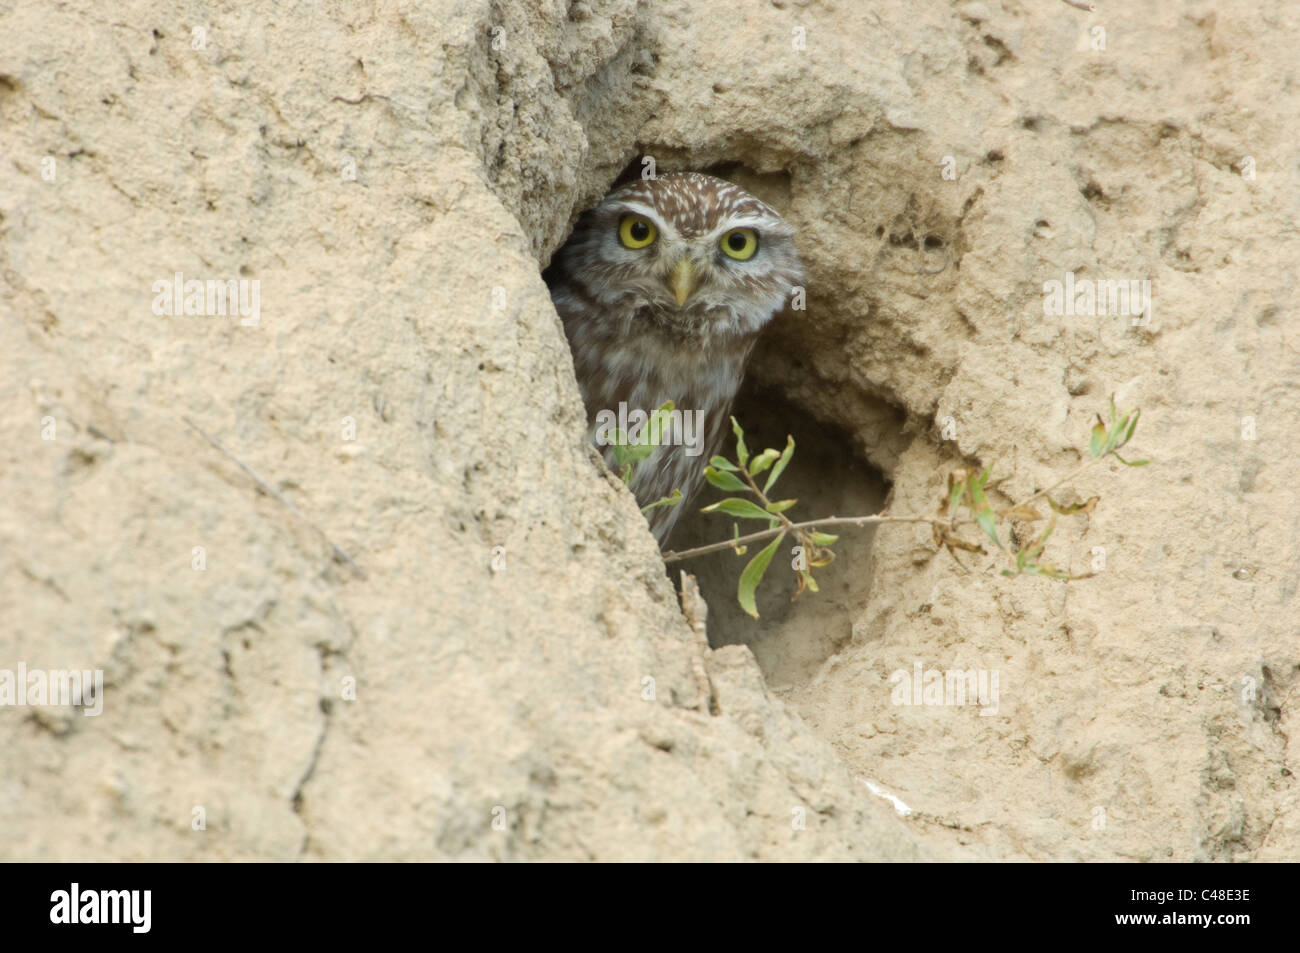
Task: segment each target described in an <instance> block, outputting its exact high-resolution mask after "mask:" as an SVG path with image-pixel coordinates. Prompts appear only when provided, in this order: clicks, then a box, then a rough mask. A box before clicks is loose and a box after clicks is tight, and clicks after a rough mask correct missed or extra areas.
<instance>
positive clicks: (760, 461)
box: [749, 449, 781, 476]
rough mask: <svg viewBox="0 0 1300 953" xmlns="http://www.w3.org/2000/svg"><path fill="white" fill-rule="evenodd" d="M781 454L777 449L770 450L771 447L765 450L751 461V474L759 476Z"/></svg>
mask: <svg viewBox="0 0 1300 953" xmlns="http://www.w3.org/2000/svg"><path fill="white" fill-rule="evenodd" d="M780 455H781V454H780V453H778V452H777V451H775V450H770V449H769V450H764V451H763V452H762V453H760V454H759V455H758V456H756V457H755V458H754V459H753V460H752V461H750V464H749V475H750V476H758V475H759V474H760V473H762V472H763V471H764V470H766V469H767V468H768V467H770V466H771V465H772V464H773V463H774V462H775V461H776V458H777V457H779V456H780Z"/></svg>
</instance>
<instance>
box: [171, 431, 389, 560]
mask: <svg viewBox="0 0 1300 953" xmlns="http://www.w3.org/2000/svg"><path fill="white" fill-rule="evenodd" d="M181 420H183V421H185V422H186V423H187V424H189V425H190V426H191V427H193V428H194V429H195V430H196V431H198V433H199V435H200V436H202V437H203V439H204V440H206V441H207V442H208V443H210V444H212V446H214V447H216V448H217V449H218V450H220V451H221V452H222V453H224V454H225V455H226V456H227V457H229V458H230V459H231V460H233V461H234V463H235V465H236V466H237V467H239V469H241V470H243V471H244V472H245V473H247V474H248V475H249V477H251V478H252V480H253V482H254V483H256V484H257V485H258V487H259V488H260V489H261V490H262V491H263V492H265V493H266V494H268V495H269V496H271V497H274V498H275V499H276V500H278V501H279V502H280V503H282V504H283V505H284V507H285V508H286V509H288V510H289V512H290V513H292V514H293V515H294V516H296V517H298V519H300V520H302V521H303V522H304V523H306V524H307V525H308V526H310V527H311V528H312V529H314V530H316V532H318V533H320V535H321V538H322V539H324V540H325V542H327V543H329V544H330V548H331V549H333V550H334V556H335V557H336V558H338V559H341V560H342V561H343V562H345V563H347V564H348V565H349V566H351V567H352V568H353V569H355V570H356V571H357V573H358V574H359V575H360V576H361V578H362V579H365V578H367V576H366V571H365V570H364V569H362V568H361V567H360V566H358V565H357V563H356V560H354V559H353V558H352V557H351V556H349V555H348V554H347V552H346V551H345V550H344V549H343V547H342V546H340V545H338V544H337V543H335V542H334V541H333V540H332V539H330V538H329V537H328V536H326V535H325V532H324V530H322V529H321V528H320V527H318V526H317V525H316V524H315V523H313V522H312V521H311V520H309V519H307V517H306V516H305V515H303V512H302V510H300V509H298V507H296V506H294V505H293V503H292V502H290V501H289V500H288V499H286V498H285V497H284V496H283V495H282V494H281V493H280V492H279V491H278V490H276V489H275V487H273V486H271V484H269V483H267V482H266V481H265V480H263V479H262V478H261V477H260V476H258V475H257V472H256V471H255V470H254V469H253V468H252V467H250V466H249V465H248V464H247V463H245V462H244V461H243V460H241V459H239V457H237V456H235V455H234V454H233V453H231V452H230V451H229V450H227V449H226V448H225V447H223V446H222V445H221V443H220V441H218V440H217V439H216V438H215V437H213V436H211V435H210V434H209V433H208V432H207V431H206V430H204V429H203V428H202V427H200V426H199V425H198V424H196V423H195V422H194V421H192V420H190V418H188V417H182V418H181Z"/></svg>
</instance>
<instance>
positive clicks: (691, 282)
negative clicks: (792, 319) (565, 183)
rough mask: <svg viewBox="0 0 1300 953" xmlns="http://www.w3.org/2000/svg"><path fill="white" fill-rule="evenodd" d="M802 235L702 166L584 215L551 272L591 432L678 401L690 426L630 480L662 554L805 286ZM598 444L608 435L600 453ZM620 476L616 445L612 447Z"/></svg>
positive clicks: (635, 188) (649, 182)
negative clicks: (604, 422)
mask: <svg viewBox="0 0 1300 953" xmlns="http://www.w3.org/2000/svg"><path fill="white" fill-rule="evenodd" d="M793 238H794V229H793V228H791V227H790V225H789V223H787V222H786V221H785V219H783V218H782V217H781V216H780V215H778V214H777V213H776V211H775V210H774V209H772V208H771V206H769V205H767V204H766V203H764V202H761V201H759V200H758V199H757V198H755V197H754V196H752V195H750V194H749V193H748V192H746V191H745V190H744V189H742V188H740V187H739V186H736V185H733V184H731V183H730V182H725V181H723V180H722V179H718V178H714V177H713V176H711V175H703V174H701V173H698V172H685V173H675V174H669V175H661V176H659V177H658V178H652V179H643V180H640V181H635V182H632V183H629V184H628V185H624V186H622V187H621V188H617V189H615V190H614V191H613V192H611V193H609V195H607V196H605V198H604V200H603V201H602V202H601V203H600V204H599V205H597V206H596V207H595V208H594V209H592V210H590V211H589V212H587V213H585V214H584V215H583V216H582V217H581V218H580V219H579V221H578V224H577V226H576V227H575V228H574V231H573V235H572V236H570V238H569V240H568V241H567V242H566V243H565V245H564V247H563V248H561V249H560V250H559V251H558V252H556V254H555V257H554V259H553V260H552V262H551V265H550V267H549V268H548V269H547V270H546V274H545V276H544V277H545V278H546V283H547V285H548V286H549V287H550V291H551V300H552V301H553V302H554V304H555V309H556V311H557V312H559V315H560V318H561V319H562V320H563V322H564V331H565V334H566V335H567V336H568V339H569V347H570V348H571V349H572V351H573V363H574V368H575V370H576V372H577V376H578V384H579V386H580V387H581V389H582V397H583V401H584V402H585V404H586V407H587V416H588V420H589V421H590V422H591V425H592V432H593V435H594V436H596V437H599V433H598V431H597V428H596V421H597V417H598V416H601V415H602V414H603V415H604V416H605V419H609V417H608V415H611V414H612V415H615V416H617V415H619V413H620V408H622V409H623V410H624V414H625V415H624V416H623V417H620V418H619V419H627V418H626V414H629V413H631V412H634V411H638V410H639V411H641V412H643V413H644V414H650V413H651V412H653V411H654V410H655V409H656V408H658V407H660V406H662V405H663V404H664V402H665V401H672V402H673V404H674V407H675V410H677V411H681V412H682V414H683V418H685V414H687V413H693V414H694V417H693V418H685V419H687V420H689V421H690V422H691V426H688V427H682V428H681V429H680V431H676V432H677V433H680V434H687V435H691V434H693V435H694V439H686V440H672V439H668V434H667V432H665V439H664V441H663V442H662V443H661V445H660V446H659V447H658V448H657V449H656V450H655V451H654V452H653V454H651V455H650V456H649V457H648V458H646V459H644V460H642V461H640V462H639V463H638V464H637V465H636V466H635V469H634V470H633V472H632V476H631V479H630V482H629V486H630V487H631V489H632V492H633V493H634V494H636V499H637V503H638V504H639V505H641V506H646V505H648V504H650V503H653V502H655V501H656V500H660V499H662V498H664V497H667V496H669V495H670V494H672V492H673V491H674V490H681V492H682V494H683V499H682V501H681V502H680V503H678V504H677V505H676V506H659V507H655V508H654V509H651V510H648V511H646V519H647V520H649V522H650V529H651V531H652V532H653V533H654V535H655V538H656V539H657V540H658V542H659V544H660V545H661V546H662V545H663V544H664V543H665V542H666V541H667V539H668V536H669V534H670V533H671V532H672V529H673V526H674V525H675V524H676V523H677V519H678V517H679V516H680V515H681V513H682V511H683V510H684V509H685V507H686V506H687V504H688V503H689V502H690V499H691V497H692V496H693V495H694V494H695V491H696V490H698V489H699V487H700V483H701V481H702V480H703V477H704V468H705V466H707V465H708V461H709V458H710V457H711V456H713V455H714V454H716V453H718V452H719V450H720V449H721V448H722V444H723V441H724V439H725V437H726V434H727V433H728V432H729V431H730V427H729V426H728V418H729V415H730V412H731V403H732V401H733V400H734V399H735V396H736V392H737V391H738V390H739V389H740V384H741V381H742V379H743V378H744V374H745V362H746V361H747V360H748V358H749V354H750V351H752V350H753V348H754V343H755V341H757V340H758V335H759V332H760V331H762V329H763V327H764V325H766V324H767V323H768V322H769V321H771V320H772V318H773V316H774V315H776V313H777V312H778V311H780V310H781V309H782V308H783V307H784V306H785V304H786V301H787V300H788V299H789V297H790V295H791V294H792V293H793V292H794V290H795V288H796V287H799V286H802V284H803V268H802V266H801V265H800V263H799V255H798V253H797V252H796V250H795V247H794V240H793ZM600 442H601V441H600V440H599V439H598V440H597V443H598V445H599V444H600ZM601 449H602V452H603V454H604V458H605V463H606V465H608V466H609V467H610V468H611V469H616V460H615V454H614V450H613V447H612V446H608V445H606V446H603V447H601Z"/></svg>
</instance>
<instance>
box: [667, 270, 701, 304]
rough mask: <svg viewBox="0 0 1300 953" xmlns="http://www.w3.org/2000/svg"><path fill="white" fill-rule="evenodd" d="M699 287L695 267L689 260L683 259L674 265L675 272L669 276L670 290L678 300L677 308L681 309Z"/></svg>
mask: <svg viewBox="0 0 1300 953" xmlns="http://www.w3.org/2000/svg"><path fill="white" fill-rule="evenodd" d="M697 285H698V282H697V280H696V276H695V265H694V264H693V263H692V262H691V260H690V259H689V258H683V259H682V260H681V261H679V262H678V263H677V264H675V265H673V270H672V271H671V272H669V274H668V288H669V290H671V291H672V293H673V296H674V297H676V298H677V307H679V308H680V307H681V306H682V305H684V304H685V303H686V299H687V298H689V297H690V296H691V294H692V293H693V292H694V291H695V289H696V287H697Z"/></svg>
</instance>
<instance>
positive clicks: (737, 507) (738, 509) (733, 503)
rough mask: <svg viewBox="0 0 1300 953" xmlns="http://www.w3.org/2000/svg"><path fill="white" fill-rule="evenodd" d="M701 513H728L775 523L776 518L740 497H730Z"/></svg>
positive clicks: (704, 509) (713, 504)
mask: <svg viewBox="0 0 1300 953" xmlns="http://www.w3.org/2000/svg"><path fill="white" fill-rule="evenodd" d="M700 512H701V513H718V512H721V513H726V514H728V515H730V516H739V517H741V518H742V519H747V520H769V521H775V517H774V516H772V514H771V513H768V512H767V511H766V510H764V509H763V508H762V507H760V506H759V505H758V504H757V503H751V502H750V501H749V500H742V499H739V498H738V497H734V496H730V497H727V499H725V500H719V501H718V502H717V503H712V504H710V505H709V506H706V507H704V508H703V509H702V510H700Z"/></svg>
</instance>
